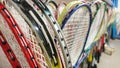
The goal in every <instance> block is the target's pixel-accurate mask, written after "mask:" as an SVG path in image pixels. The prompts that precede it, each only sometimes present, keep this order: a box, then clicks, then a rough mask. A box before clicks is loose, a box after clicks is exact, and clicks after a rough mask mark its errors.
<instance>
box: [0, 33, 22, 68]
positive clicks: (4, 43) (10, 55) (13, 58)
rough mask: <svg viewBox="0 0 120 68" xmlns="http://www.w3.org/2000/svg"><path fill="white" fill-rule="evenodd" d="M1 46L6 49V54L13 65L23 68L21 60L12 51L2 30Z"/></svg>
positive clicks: (14, 67) (0, 35) (15, 67)
mask: <svg viewBox="0 0 120 68" xmlns="http://www.w3.org/2000/svg"><path fill="white" fill-rule="evenodd" d="M0 46H1V48H2V50H3V51H4V53H5V55H6V56H7V59H8V61H9V62H10V64H11V65H12V67H13V68H21V65H20V63H19V61H18V60H17V58H16V56H15V54H14V52H13V51H12V49H11V47H10V45H9V44H8V42H7V41H6V39H5V37H4V36H3V34H2V32H1V31H0Z"/></svg>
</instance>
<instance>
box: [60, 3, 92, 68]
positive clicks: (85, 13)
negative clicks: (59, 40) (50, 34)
mask: <svg viewBox="0 0 120 68" xmlns="http://www.w3.org/2000/svg"><path fill="white" fill-rule="evenodd" d="M91 19H92V16H91V10H90V7H89V6H88V5H87V4H80V5H78V6H76V7H74V8H73V9H72V10H71V11H70V12H69V13H68V14H67V15H66V17H65V19H64V20H63V22H62V24H61V28H62V31H63V34H64V37H65V41H66V43H67V47H68V50H69V53H70V57H71V62H72V66H73V67H75V66H76V63H77V61H78V59H79V57H80V56H81V53H82V52H83V49H84V45H85V42H86V40H87V35H88V31H89V28H90V25H91Z"/></svg>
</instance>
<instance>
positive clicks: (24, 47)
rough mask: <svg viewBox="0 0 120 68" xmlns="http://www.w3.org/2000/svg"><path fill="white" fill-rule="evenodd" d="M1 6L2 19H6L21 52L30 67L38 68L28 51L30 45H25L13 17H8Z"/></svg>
mask: <svg viewBox="0 0 120 68" xmlns="http://www.w3.org/2000/svg"><path fill="white" fill-rule="evenodd" d="M0 5H1V11H0V12H1V14H2V15H3V17H4V18H5V19H6V21H7V23H8V25H9V27H10V29H11V30H12V32H13V33H14V35H15V37H16V39H17V41H18V43H19V44H20V47H21V48H22V51H23V52H24V55H25V57H26V59H27V61H28V63H29V65H30V67H38V65H37V62H36V60H35V58H34V56H33V53H32V51H31V49H30V45H29V44H28V43H27V41H26V39H25V37H24V35H23V33H22V32H21V30H20V28H19V27H18V24H17V23H16V22H15V20H14V19H13V17H12V16H11V15H10V13H9V12H8V10H7V9H6V8H5V7H4V6H3V5H2V4H0Z"/></svg>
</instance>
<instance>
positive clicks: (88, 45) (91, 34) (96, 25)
mask: <svg viewBox="0 0 120 68" xmlns="http://www.w3.org/2000/svg"><path fill="white" fill-rule="evenodd" d="M104 11H105V3H104V2H101V4H100V7H99V9H98V10H97V13H96V15H95V18H94V19H93V21H92V25H91V28H90V32H89V36H88V40H87V43H86V46H85V51H89V49H90V48H91V47H92V46H93V45H92V43H94V42H95V41H94V39H95V37H96V35H97V33H98V30H99V28H100V25H101V22H102V19H103V16H104ZM98 19H99V20H98Z"/></svg>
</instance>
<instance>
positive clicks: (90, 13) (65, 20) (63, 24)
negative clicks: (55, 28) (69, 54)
mask: <svg viewBox="0 0 120 68" xmlns="http://www.w3.org/2000/svg"><path fill="white" fill-rule="evenodd" d="M83 6H85V7H86V8H87V9H88V11H89V16H90V19H89V23H90V24H89V28H88V32H87V36H86V39H85V42H84V45H83V50H82V52H81V54H80V56H79V58H78V61H77V62H76V64H75V66H73V68H78V67H79V65H80V64H81V62H82V60H84V58H85V56H87V54H88V53H86V54H84V47H85V44H86V41H87V38H88V34H89V31H90V27H91V23H92V12H91V9H90V5H89V4H80V5H77V6H76V7H75V8H73V9H72V10H71V11H70V12H69V13H68V14H67V16H66V17H65V19H64V20H63V22H62V24H61V29H63V28H64V26H65V24H66V23H67V21H68V19H69V18H70V17H71V16H72V14H73V13H74V12H75V11H76V10H77V9H79V8H81V7H83ZM82 54H83V56H84V57H82V58H81V55H82ZM80 58H81V61H80V60H79V59H80Z"/></svg>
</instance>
